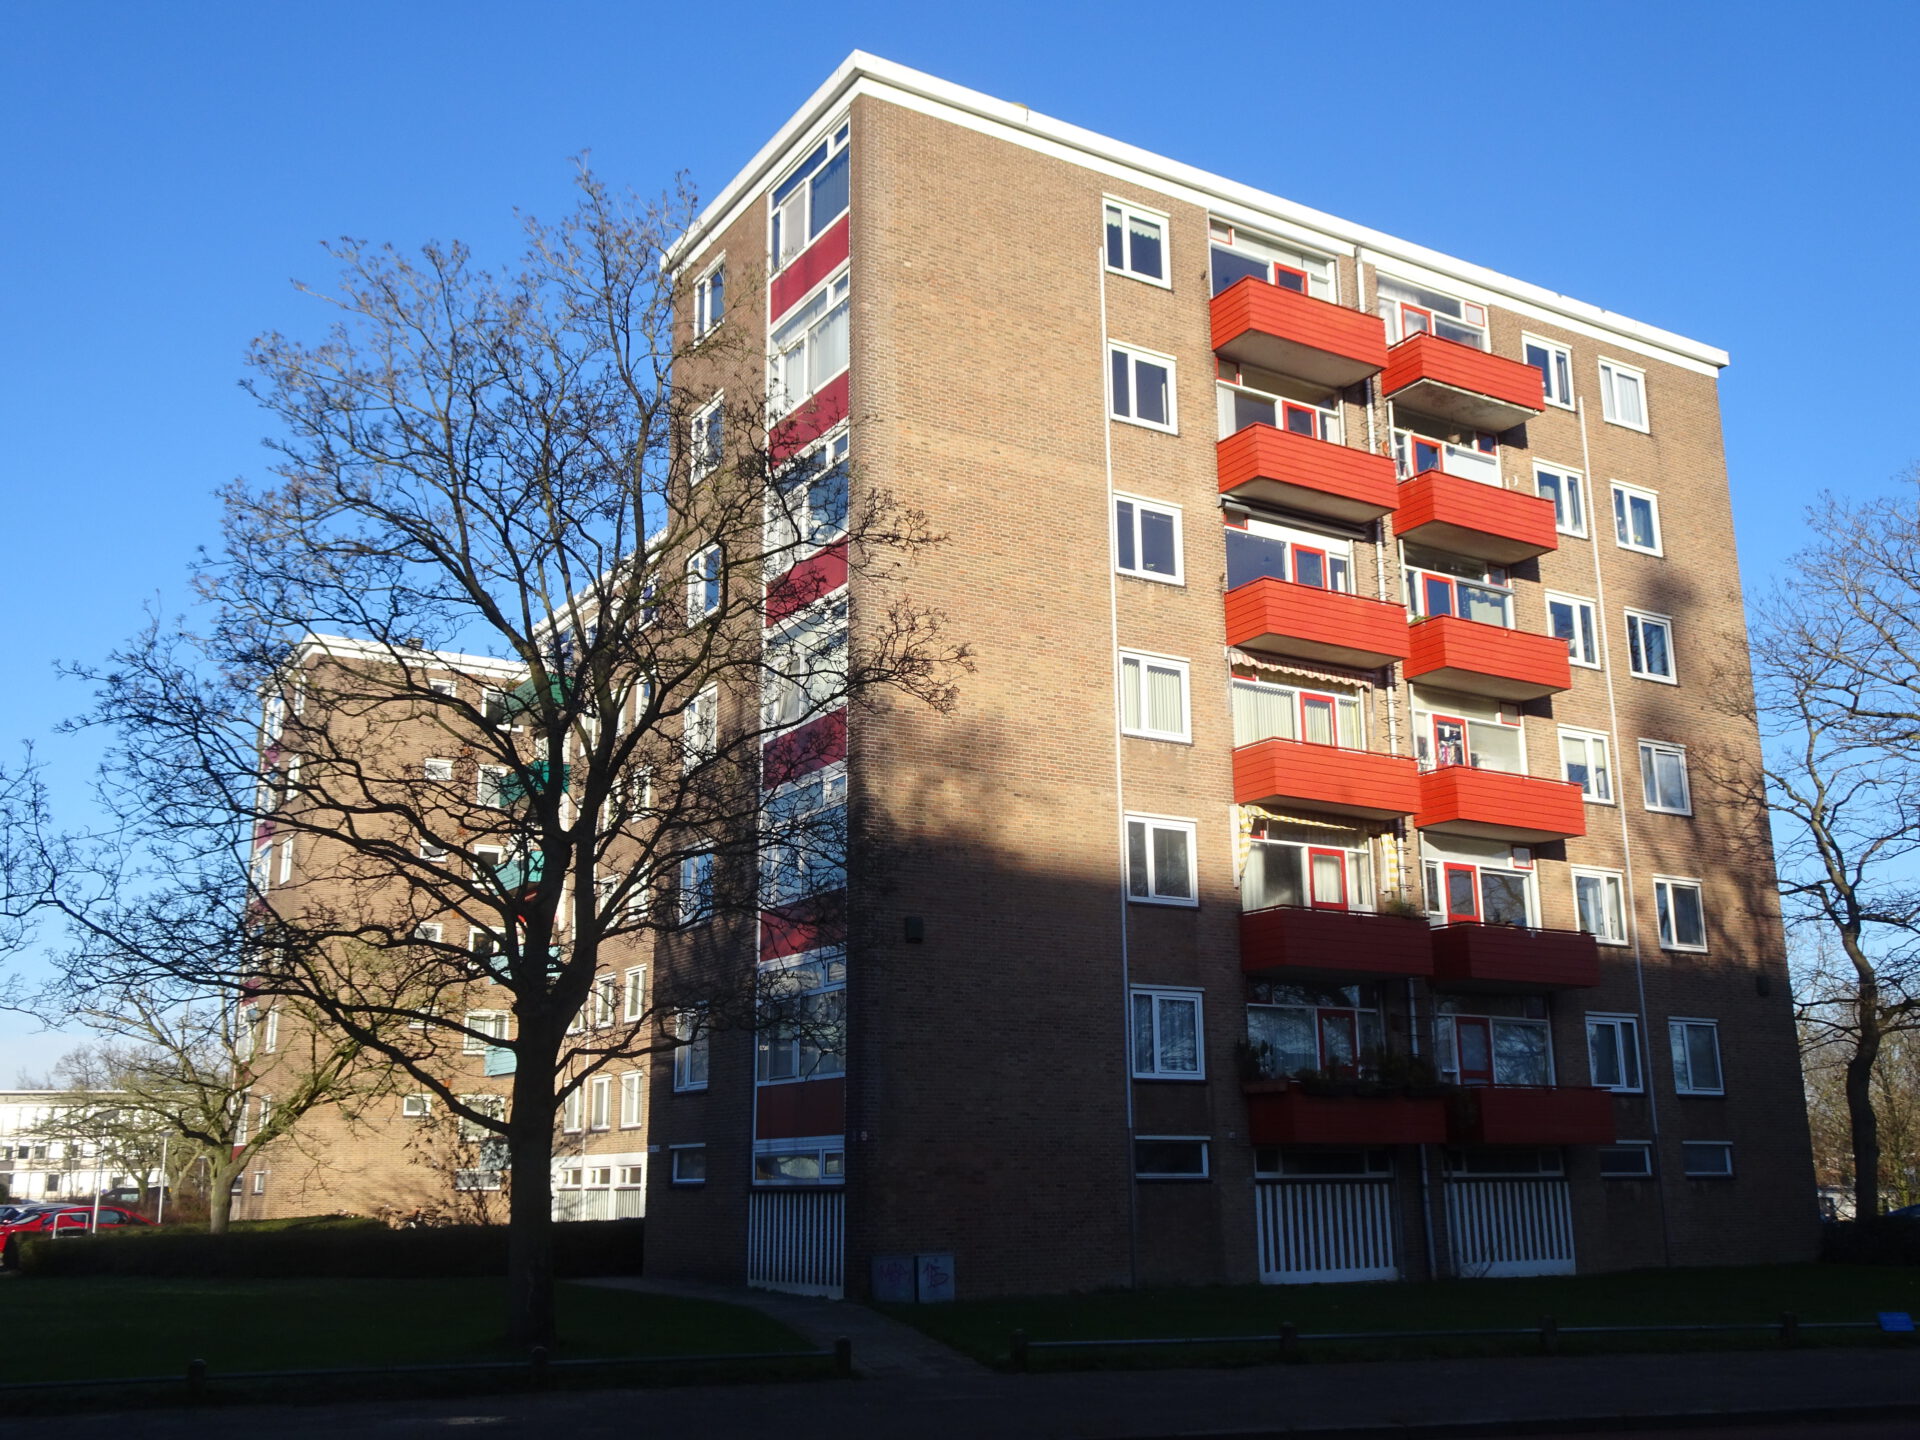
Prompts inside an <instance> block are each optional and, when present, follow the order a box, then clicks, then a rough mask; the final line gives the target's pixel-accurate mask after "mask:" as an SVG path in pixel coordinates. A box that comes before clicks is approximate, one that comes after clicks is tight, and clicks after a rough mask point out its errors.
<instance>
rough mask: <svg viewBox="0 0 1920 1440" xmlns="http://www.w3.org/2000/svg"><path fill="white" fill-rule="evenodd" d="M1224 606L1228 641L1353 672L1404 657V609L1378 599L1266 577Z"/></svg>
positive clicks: (1234, 592) (1231, 594)
mask: <svg viewBox="0 0 1920 1440" xmlns="http://www.w3.org/2000/svg"><path fill="white" fill-rule="evenodd" d="M1226 605H1227V643H1228V644H1229V645H1236V646H1239V647H1241V648H1243V649H1247V650H1261V651H1265V652H1266V653H1267V654H1270V655H1288V656H1292V657H1294V658H1295V659H1299V660H1318V661H1320V662H1321V663H1322V664H1327V665H1346V666H1350V667H1352V668H1354V669H1356V670H1375V669H1378V668H1379V667H1380V666H1382V665H1385V664H1388V663H1389V662H1391V661H1394V660H1404V659H1406V658H1407V651H1408V644H1409V641H1408V636H1407V612H1406V611H1404V610H1402V609H1401V608H1400V607H1399V606H1398V605H1389V604H1387V603H1386V602H1385V601H1382V600H1368V599H1364V598H1363V597H1361V596H1359V595H1348V594H1345V593H1343V592H1341V591H1338V590H1322V589H1320V588H1319V587H1318V586H1314V585H1301V584H1298V583H1296V582H1294V581H1291V580H1277V579H1275V578H1274V577H1272V576H1270V575H1265V576H1261V577H1259V578H1258V579H1254V580H1250V581H1248V582H1247V583H1246V584H1244V585H1238V586H1235V587H1234V588H1233V589H1231V590H1229V591H1227V601H1226ZM1560 648H1561V651H1562V652H1563V661H1562V663H1564V652H1565V650H1566V646H1565V645H1564V644H1562V645H1561V647H1560Z"/></svg>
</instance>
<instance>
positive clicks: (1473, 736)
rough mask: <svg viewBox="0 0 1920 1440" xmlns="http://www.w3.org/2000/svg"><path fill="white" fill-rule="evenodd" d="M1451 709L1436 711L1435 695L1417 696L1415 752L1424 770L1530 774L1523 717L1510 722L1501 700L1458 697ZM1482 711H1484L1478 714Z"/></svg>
mask: <svg viewBox="0 0 1920 1440" xmlns="http://www.w3.org/2000/svg"><path fill="white" fill-rule="evenodd" d="M1458 698H1459V700H1460V702H1461V703H1460V705H1459V706H1458V707H1457V708H1455V709H1453V710H1450V711H1442V710H1435V709H1433V708H1432V707H1433V706H1434V705H1435V704H1436V703H1438V701H1437V700H1435V699H1434V698H1432V697H1430V696H1425V695H1422V694H1420V693H1419V692H1418V691H1416V692H1415V694H1414V700H1413V754H1414V758H1415V759H1416V760H1418V761H1419V762H1420V768H1421V769H1422V770H1444V769H1446V768H1447V767H1448V766H1449V765H1467V766H1471V767H1472V768H1473V769H1475V770H1498V771H1500V772H1501V773H1503V774H1507V775H1524V774H1526V773H1527V764H1526V746H1525V743H1524V738H1523V731H1522V728H1521V726H1520V724H1519V722H1518V721H1517V720H1509V719H1508V718H1507V715H1506V712H1505V710H1503V709H1501V708H1500V706H1499V702H1498V701H1486V700H1481V701H1473V700H1471V699H1469V697H1467V696H1460V697H1458ZM1474 709H1479V711H1480V713H1478V714H1475V713H1473V710H1474Z"/></svg>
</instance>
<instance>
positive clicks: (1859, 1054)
mask: <svg viewBox="0 0 1920 1440" xmlns="http://www.w3.org/2000/svg"><path fill="white" fill-rule="evenodd" d="M1877 1009H1878V1005H1877V1002H1876V999H1875V998H1874V997H1872V995H1871V992H1868V993H1863V994H1862V996H1861V998H1860V1010H1859V1030H1858V1038H1857V1039H1856V1040H1855V1041H1854V1046H1853V1054H1852V1055H1850V1056H1848V1057H1847V1082H1846V1088H1847V1130H1848V1134H1849V1138H1850V1140H1851V1142H1852V1148H1853V1218H1854V1219H1856V1220H1871V1219H1873V1218H1874V1217H1875V1216H1876V1215H1878V1214H1879V1213H1880V1118H1879V1116H1877V1115H1875V1114H1874V1110H1873V1067H1874V1063H1875V1062H1876V1061H1877V1060H1879V1058H1880V1024H1879V1016H1878V1014H1876V1013H1873V1012H1874V1011H1876V1010H1877Z"/></svg>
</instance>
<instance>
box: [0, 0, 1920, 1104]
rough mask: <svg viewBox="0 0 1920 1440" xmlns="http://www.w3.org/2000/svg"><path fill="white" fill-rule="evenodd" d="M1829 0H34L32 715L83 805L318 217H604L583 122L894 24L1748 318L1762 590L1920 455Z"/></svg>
mask: <svg viewBox="0 0 1920 1440" xmlns="http://www.w3.org/2000/svg"><path fill="white" fill-rule="evenodd" d="M1809 14H1810V12H1809V11H1808V10H1807V9H1806V8H1805V7H1803V6H1796V7H1788V6H1784V5H1767V4H1743V5H1739V6H1734V5H1731V4H1688V3H1681V4H1669V5H1664V6H1657V7H1656V6H1622V5H1620V4H1618V3H1612V4H1606V5H1592V4H1559V5H1544V4H1539V3H1533V4H1525V5H1521V4H1493V5H1481V6H1472V5H1456V6H1446V7H1441V6H1436V5H1433V4H1431V3H1429V4H1424V5H1403V4H1394V3H1385V4H1373V5H1368V6H1364V7H1361V8H1359V9H1352V8H1342V7H1328V8H1324V9H1322V10H1320V11H1318V12H1291V13H1289V12H1284V11H1276V10H1274V9H1272V8H1270V7H1260V6H1248V7H1241V8H1238V9H1226V8H1216V9H1214V10H1211V11H1206V12H1202V11H1199V10H1193V9H1189V8H1188V7H1185V6H1176V5H1169V4H1158V5H1148V4H1136V3H1130V0H1111V3H1106V4H1102V5H1098V6H1094V5H1084V6H1075V5H1035V4H1032V3H1025V4H998V3H978V4H972V5H966V6H951V7H932V6H903V5H899V4H863V3H850V4H842V5H840V6H838V7H832V8H830V9H829V10H827V11H826V12H824V14H823V18H821V19H818V20H811V21H810V20H807V19H805V18H803V11H802V10H801V9H800V7H794V6H780V7H772V6H768V7H755V6H751V5H747V6H739V5H736V6H731V7H725V8H723V9H720V10H715V9H714V8H713V7H711V6H700V5H685V6H673V5H664V4H612V3H596V0H556V3H551V4H546V5H532V4H527V3H524V0H522V3H519V4H505V3H497V0H466V3H458V4H456V3H452V0H435V3H426V0H411V3H393V0H386V3H378V4H375V3H331V4H316V3H307V4H296V3H283V4H272V5H263V4H260V3H258V0H251V3H246V4H226V3H176V4H170V5H156V4H152V3H137V4H135V3H119V4H107V3H79V0H62V3H43V0H13V3H11V4H10V5H9V6H8V7H7V20H6V23H5V31H6V44H5V46H4V47H3V48H4V54H0V162H4V163H3V164H0V174H3V175H4V176H5V181H6V185H7V188H8V204H7V205H6V207H5V218H4V220H0V273H4V274H5V275H6V276H7V277H8V283H7V284H6V285H5V287H4V288H3V289H0V334H4V335H5V337H6V339H7V341H8V343H7V344H5V345H4V346H0V417H4V421H5V426H4V434H5V444H4V446H3V447H0V476H3V477H4V491H5V494H6V497H7V501H8V504H7V510H6V520H7V524H8V527H9V532H10V539H11V544H10V545H9V547H8V549H9V553H8V556H7V563H6V565H5V566H4V567H0V587H4V596H5V601H6V608H5V613H6V614H7V615H8V616H9V617H10V621H11V623H10V624H8V625H6V626H5V627H4V629H3V630H0V661H3V663H4V665H5V669H6V672H7V673H9V674H11V675H12V676H13V677H14V679H13V684H12V686H11V687H10V693H9V700H8V703H7V704H6V705H5V707H4V709H0V746H4V747H7V748H8V749H10V748H11V747H12V746H13V745H14V744H15V743H16V742H18V741H19V740H23V739H33V740H35V741H36V742H37V743H38V744H39V745H40V748H41V752H42V754H43V756H45V757H46V758H48V759H49V760H50V761H51V762H52V763H53V765H54V776H55V780H56V784H57V787H58V798H60V799H61V800H63V801H65V802H68V803H76V804H77V803H80V802H81V801H83V800H84V782H85V773H86V752H87V747H86V746H85V745H84V744H83V743H80V742H75V741H72V740H65V739H61V738H58V737H53V736H51V734H50V731H51V728H52V726H53V725H54V724H55V722H56V721H57V720H58V719H59V718H60V717H62V716H64V715H68V714H71V713H73V712H74V711H76V710H78V709H79V708H81V706H82V705H83V704H84V701H85V696H84V694H83V693H81V692H80V691H79V690H78V689H77V687H74V686H73V685H71V684H68V683H65V682H58V681H56V680H55V678H54V675H53V670H52V666H53V662H54V661H55V660H56V659H86V658H93V657H98V656H100V655H102V654H103V653H104V652H105V651H106V650H107V649H108V648H109V647H110V646H111V645H112V644H113V643H114V642H115V641H117V640H118V639H120V638H121V637H123V636H125V635H126V634H128V633H129V632H130V631H131V630H132V629H133V628H134V627H135V626H136V625H137V624H138V623H139V620H140V614H141V607H142V606H143V605H146V604H158V605H159V606H161V607H162V609H163V611H164V612H165V613H174V612H176V611H177V610H179V609H180V608H182V607H183V606H184V604H185V602H186V598H187V597H186V589H185V584H184V575H185V566H186V564H187V562H188V560H189V559H190V558H191V556H192V553H193V550H194V547H195V546H196V545H199V544H202V543H205V542H208V541H210V540H211V539H213V538H214V525H215V520H216V515H215V507H214V503H213V500H212V498H211V497H212V492H213V490H214V489H215V487H217V486H218V485H220V484H221V483H223V482H224V481H226V480H228V479H230V478H232V477H234V476H236V475H242V474H250V475H259V474H261V473H262V472H263V470H264V466H265V462H266V458H267V457H266V455H265V452H264V451H263V450H262V449H261V448H260V443H259V442H260V439H261V437H262V435H263V434H265V433H266V429H267V426H266V423H265V420H264V417H262V416H261V415H259V414H258V413H257V412H256V411H255V410H254V409H253V407H252V405H251V402H249V401H248V399H247V397H246V396H245V395H244V394H243V393H242V392H241V391H240V389H239V388H238V383H237V382H238V380H239V379H240V377H241V374H242V363H241V362H242V357H243V355H244V353H245V347H246V344H247V341H248V340H249V339H250V338H251V337H252V336H253V335H254V334H256V333H258V332H260V331H263V330H268V329H283V330H286V331H289V332H292V333H305V334H309V335H311V334H313V333H315V331H316V329H317V327H318V326H319V325H320V324H321V323H322V318H321V315H320V313H319V308H318V306H317V305H316V304H315V303H314V302H312V301H310V300H303V299H301V298H300V297H298V296H296V295H295V294H294V293H293V291H292V289H291V287H290V286H289V284H288V281H289V279H291V278H304V279H309V280H313V281H316V282H324V281H325V280H327V279H328V278H329V271H330V267H329V266H328V265H327V263H326V261H325V257H324V256H323V255H322V254H321V252H320V248H319V242H320V241H322V240H323V239H325V238H327V237H330V236H339V235H353V236H358V237H364V238H369V239H375V240H392V241H394V242H396V243H398V244H401V245H413V244H417V243H418V242H419V241H421V240H423V239H426V238H429V237H437V238H455V237H458V238H461V239H465V240H468V241H470V242H472V243H473V244H474V245H475V247H476V248H477V249H478V250H479V251H480V252H481V253H482V254H483V255H489V256H498V255H501V254H503V253H504V252H506V250H507V247H509V246H510V245H511V243H512V240H513V225H514V221H513V215H512V212H513V209H514V207H516V206H518V207H521V208H524V209H528V210H532V211H534V212H536V213H545V214H557V213H559V212H560V211H562V210H564V209H565V208H566V206H567V204H568V195H567V187H568V175H569V159H570V157H572V156H574V155H576V154H579V153H580V152H582V151H590V152H591V154H592V159H593V163H594V165H595V167H596V168H597V169H598V170H600V171H601V173H602V174H603V175H605V176H606V177H607V178H608V179H610V180H613V181H615V182H617V183H621V184H630V185H632V186H634V187H636V188H639V189H643V190H650V189H659V188H661V187H663V186H665V185H666V184H667V182H668V180H669V179H670V177H671V176H672V174H673V173H674V172H675V171H676V170H686V171H689V172H690V173H691V174H692V175H693V177H694V179H695V180H696V182H697V183H698V184H699V186H700V187H701V189H702V190H703V191H705V192H708V193H711V192H712V191H714V190H717V189H718V188H719V187H720V186H721V185H722V184H724V183H725V181H726V180H727V179H728V178H729V177H730V176H731V175H732V174H733V172H734V170H735V169H737V168H738V167H739V166H740V165H741V164H742V163H744V162H745V161H746V159H747V158H748V157H749V156H750V155H751V154H752V153H753V152H754V151H755V150H756V149H757V148H758V147H759V145H760V144H761V142H762V141H763V140H764V139H765V138H766V137H767V136H768V135H769V134H770V133H771V132H772V131H773V130H774V128H775V127H776V126H777V125H778V124H779V123H780V122H781V121H782V120H784V119H785V118H786V117H787V116H788V115H789V114H790V113H791V112H792V111H793V110H794V109H795V108H796V107H797V106H798V105H799V104H800V102H801V101H802V100H803V99H805V97H806V96H807V95H808V94H809V93H810V92H811V91H812V90H813V89H814V87H815V86H817V85H818V84H819V83H820V82H821V81H822V80H823V79H825V78H826V76H827V75H828V74H829V73H830V72H831V71H832V69H833V68H834V67H835V66H836V65H837V64H838V63H839V62H840V61H841V60H842V59H844V58H845V56H846V54H847V52H848V51H850V50H853V49H855V48H860V49H865V50H869V51H872V52H874V53H875V54H879V55H883V56H885V57H887V58H889V59H892V60H897V61H899V62H901V63H903V64H907V65H913V66H916V67H918V68H921V69H925V70H929V71H931V72H933V73H935V74H938V75H941V76H943V77H945V78H947V79H950V80H953V81H956V82H959V83H961V84H964V85H968V86H972V87H974V88H976V89H980V90H983V91H985V92H987V93H988V94H991V95H994V96H997V97H999V98H1002V99H1006V100H1014V101H1019V102H1022V103H1024V104H1026V105H1028V106H1030V107H1032V108H1033V109H1035V110H1037V111H1040V112H1042V113H1045V114H1049V115H1053V116H1056V117H1058V118H1060V119H1063V120H1067V121H1071V122H1073V123H1075V124H1079V125H1084V126H1087V127H1088V128H1090V129H1093V130H1096V131H1100V132H1103V133H1106V134H1109V135H1113V136H1115V137H1118V138H1120V139H1123V140H1127V141H1130V142H1133V143H1135V144H1138V145H1142V146H1145V147H1146V148H1148V149H1151V150H1155V151H1158V152H1160V153H1162V154H1165V155H1169V156H1172V157H1174V158H1176V159H1179V160H1183V161H1186V162H1189V163H1191V164H1195V165H1199V166H1202V167H1204V168H1206V169H1210V170H1214V171H1218V172H1220V173H1222V174H1225V175H1229V176H1232V177H1234V178H1235V179H1239V180H1243V181H1246V182H1248V183H1251V184H1256V185H1259V186H1262V187H1264V188H1266V189H1270V190H1273V191H1276V192H1278V193H1280V194H1282V195H1286V196H1288V197H1290V198H1292V199H1294V200H1297V201H1300V202H1302V203H1304V204H1308V205H1313V206H1317V207H1319V208H1321V209H1324V210H1328V211H1332V212H1334V213H1335V214H1339V215H1343V216H1347V217H1350V218H1352V219H1354V220H1357V221H1360V222H1362V223H1365V224H1368V225H1372V226H1376V227H1378V228H1380V229H1382V230H1386V231H1389V232H1391V233H1394V234H1398V235H1403V236H1405V237H1407V238H1409V239H1412V240H1416V241H1419V242H1421V243H1423V244H1426V245H1431V246H1433V247H1435V248H1437V249H1441V250H1445V251H1449V252H1451V253H1453V254H1457V255H1460V256H1463V257H1466V258H1468V259H1471V260H1474V261H1477V262H1479V263H1481V264H1485V265H1489V266H1492V267H1495V268H1497V269H1501V270H1505V271H1508V272H1509V273H1513V274H1516V275H1520V276H1523V277H1525V278H1527V279H1529V280H1532V281H1534V282H1536V283H1539V284H1542V285H1546V286H1549V287H1551V288H1554V289H1558V290H1561V291H1564V292H1566V293H1568V294H1571V295H1574V296H1577V297H1579V298H1580V299H1583V300H1588V301H1592V302H1594V303H1596V304H1600V305H1605V306H1607V307H1609V308H1612V309H1615V310H1619V311H1623V312H1624V313H1626V314H1629V315H1632V316H1634V317H1636V318H1638V319H1642V320H1645V321H1648V322H1650V323H1653V324H1657V325H1661V326H1665V327H1667V328H1669V329H1673V330H1677V331H1679V332H1681V333H1682V334H1686V335H1690V336H1693V337H1695V338H1698V339H1701V340H1704V341H1707V342H1709V343H1712V344H1715V345H1719V346H1721V347H1723V348H1725V349H1727V350H1729V351H1731V352H1732V355H1733V365H1732V367H1731V368H1730V369H1729V370H1728V371H1727V372H1726V373H1725V375H1724V377H1723V385H1722V400H1723V406H1724V418H1725V424H1726V433H1727V452H1728V461H1729V467H1730V472H1731V477H1732V483H1733V493H1734V500H1735V506H1736V517H1737V521H1738V525H1739V531H1740V537H1741V550H1742V561H1743V565H1744V568H1745V574H1746V579H1747V582H1748V585H1749V588H1750V589H1751V588H1753V587H1755V586H1756V585H1758V584H1760V583H1761V582H1763V581H1764V580H1765V578H1766V577H1767V575H1768V573H1769V572H1770V571H1771V570H1772V569H1773V568H1774V567H1776V566H1777V565H1778V564H1779V563H1780V561H1781V560H1782V559H1783V558H1784V557H1785V556H1786V555H1787V554H1789V553H1790V552H1791V550H1792V549H1793V547H1794V546H1795V544H1796V543H1797V540H1798V535H1799V526H1798V513H1799V509H1800V506H1801V504H1802V502H1803V500H1804V499H1805V498H1806V497H1807V496H1808V495H1809V494H1810V493H1812V492H1813V491H1815V490H1817V489H1819V488H1821V487H1823V486H1831V487H1834V488H1838V489H1843V490H1859V489H1864V488H1870V487H1874V486H1877V485H1880V484H1883V483H1885V482H1886V480H1887V479H1888V478H1889V477H1891V476H1892V475H1893V474H1895V473H1896V472H1897V471H1900V470H1901V469H1903V468H1904V467H1906V466H1907V465H1909V464H1910V463H1912V462H1913V461H1915V460H1916V459H1920V436H1916V434H1915V433H1914V432H1911V431H1909V430H1908V429H1907V428H1906V427H1905V426H1904V425H1895V424H1893V423H1891V422H1892V420H1893V418H1895V417H1897V416H1898V415H1899V414H1901V413H1909V412H1910V411H1911V410H1912V408H1913V405H1912V401H1913V397H1914V395H1915V387H1916V385H1917V384H1920V360H1917V359H1916V356H1920V348H1916V347H1915V346H1913V345H1911V344H1909V343H1907V335H1908V332H1909V331H1910V330H1911V329H1912V328H1913V323H1914V312H1911V311H1909V310H1907V308H1906V307H1905V305H1904V303H1902V302H1899V301H1897V300H1896V299H1894V298H1893V297H1890V296H1888V295H1886V294H1884V293H1883V292H1885V291H1886V290H1887V289H1888V288H1889V286H1892V287H1893V288H1896V289H1900V288H1903V286H1904V280H1905V279H1906V278H1907V277H1908V276H1909V275H1910V274H1911V273H1912V269H1913V250H1914V245H1915V237H1916V236H1920V199H1917V198H1916V195H1917V194H1920V191H1916V187H1915V184H1914V175H1915V165H1914V141H1915V138H1916V134H1915V131H1916V120H1915V118H1914V110H1913V107H1912V103H1911V86H1910V81H1909V64H1908V59H1909V56H1910V54H1911V53H1912V51H1913V48H1914V44H1915V41H1916V40H1920V7H1914V6H1912V5H1894V4H1887V5H1873V4H1865V5H1852V6H1844V7H1838V8H1835V9H1829V10H1826V11H1824V12H1821V14H1820V18H1819V23H1817V24H1815V23H1810V20H1809ZM1896 280H1898V281H1901V282H1902V284H1900V285H1895V284H1894V282H1895V281H1896ZM1843 362H1844V363H1843ZM1868 396H1872V397H1874V400H1873V401H1870V402H1868V403H1867V404H1866V406H1865V408H1864V409H1862V408H1860V406H1861V402H1862V400H1864V399H1865V398H1866V397H1868ZM1883 422H1884V423H1883ZM32 1029H33V1027H31V1026H28V1025H24V1024H23V1023H22V1022H20V1021H17V1020H13V1019H10V1018H8V1017H5V1016H0V1084H8V1083H11V1082H12V1080H13V1078H14V1073H15V1072H16V1071H17V1070H20V1069H23V1068H29V1069H34V1070H39V1069H42V1068H44V1067H45V1066H46V1065H47V1064H48V1063H50V1062H51V1060H52V1059H53V1058H54V1057H55V1056H57V1055H58V1054H59V1053H61V1052H62V1051H63V1050H64V1049H66V1048H68V1046H69V1045H70V1044H71V1043H72V1042H71V1040H69V1039H66V1038H62V1037H56V1036H35V1035H33V1034H32V1033H31V1031H32Z"/></svg>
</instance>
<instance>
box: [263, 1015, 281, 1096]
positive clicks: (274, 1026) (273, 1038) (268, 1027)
mask: <svg viewBox="0 0 1920 1440" xmlns="http://www.w3.org/2000/svg"><path fill="white" fill-rule="evenodd" d="M260 1030H261V1035H260V1048H261V1049H262V1050H264V1051H266V1052H267V1054H269V1055H271V1054H273V1052H274V1051H276V1050H278V1049H279V1048H280V1012H279V1010H277V1009H273V1010H269V1011H267V1018H266V1019H265V1020H263V1021H261V1022H260ZM262 1103H263V1104H264V1103H265V1102H264V1101H263V1102H262Z"/></svg>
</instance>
